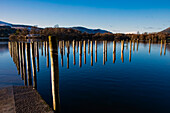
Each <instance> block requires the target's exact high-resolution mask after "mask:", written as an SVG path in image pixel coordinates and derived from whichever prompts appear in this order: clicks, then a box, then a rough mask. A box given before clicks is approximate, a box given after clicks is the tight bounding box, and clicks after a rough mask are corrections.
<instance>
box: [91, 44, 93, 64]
mask: <svg viewBox="0 0 170 113" xmlns="http://www.w3.org/2000/svg"><path fill="white" fill-rule="evenodd" d="M91 66H93V41H91Z"/></svg>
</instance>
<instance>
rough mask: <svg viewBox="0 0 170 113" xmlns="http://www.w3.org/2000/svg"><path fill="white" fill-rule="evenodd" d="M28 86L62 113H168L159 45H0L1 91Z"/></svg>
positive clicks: (165, 65)
mask: <svg viewBox="0 0 170 113" xmlns="http://www.w3.org/2000/svg"><path fill="white" fill-rule="evenodd" d="M10 85H26V86H33V88H34V89H36V90H37V91H38V92H39V94H40V95H41V96H42V98H43V99H44V100H45V101H46V102H47V104H49V105H50V107H51V108H53V109H54V110H55V111H56V112H61V113H113V112H115V113H170V109H169V105H170V45H169V44H168V43H165V42H164V41H162V42H158V43H153V42H152V41H146V42H139V41H137V40H135V41H130V40H129V41H106V40H105V41H95V40H93V41H91V40H82V41H63V40H60V41H59V40H56V39H53V38H49V40H47V41H42V40H37V41H28V42H17V41H9V42H0V87H7V86H10Z"/></svg>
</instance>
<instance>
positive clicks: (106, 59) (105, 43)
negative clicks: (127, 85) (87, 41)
mask: <svg viewBox="0 0 170 113" xmlns="http://www.w3.org/2000/svg"><path fill="white" fill-rule="evenodd" d="M105 61H107V40H106V41H105Z"/></svg>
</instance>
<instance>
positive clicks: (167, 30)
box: [161, 27, 170, 33]
mask: <svg viewBox="0 0 170 113" xmlns="http://www.w3.org/2000/svg"><path fill="white" fill-rule="evenodd" d="M161 33H170V27H169V28H167V29H165V30H163V31H161Z"/></svg>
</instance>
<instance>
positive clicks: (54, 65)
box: [49, 36, 60, 113]
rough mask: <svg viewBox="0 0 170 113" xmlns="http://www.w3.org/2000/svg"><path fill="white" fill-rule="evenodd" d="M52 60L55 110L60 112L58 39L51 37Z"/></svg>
mask: <svg viewBox="0 0 170 113" xmlns="http://www.w3.org/2000/svg"><path fill="white" fill-rule="evenodd" d="M49 46H50V58H51V83H52V98H53V110H54V111H56V112H57V113H59V112H60V96H59V67H58V42H57V40H56V38H52V37H51V36H49Z"/></svg>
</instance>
